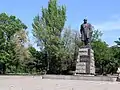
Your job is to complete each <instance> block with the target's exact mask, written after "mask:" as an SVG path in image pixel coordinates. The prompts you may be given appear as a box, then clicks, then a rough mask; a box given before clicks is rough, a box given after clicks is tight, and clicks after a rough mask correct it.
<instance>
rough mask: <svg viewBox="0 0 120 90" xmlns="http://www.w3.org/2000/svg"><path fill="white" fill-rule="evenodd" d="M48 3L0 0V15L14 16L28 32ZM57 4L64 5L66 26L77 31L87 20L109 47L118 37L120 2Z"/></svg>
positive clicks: (83, 0)
mask: <svg viewBox="0 0 120 90" xmlns="http://www.w3.org/2000/svg"><path fill="white" fill-rule="evenodd" d="M48 1H49V0H1V2H0V13H2V12H6V13H8V14H9V15H15V16H16V17H18V18H19V19H21V20H22V22H23V23H25V24H26V25H27V26H28V30H29V32H30V31H31V29H32V26H31V24H32V22H33V18H34V17H35V16H36V15H37V14H38V13H39V14H41V7H42V6H43V7H47V4H48ZM58 4H59V5H62V4H64V5H66V8H67V21H66V26H68V25H70V26H71V27H72V28H73V29H76V30H79V26H80V24H81V23H82V20H83V19H84V18H87V19H88V21H89V22H90V23H91V24H92V25H93V26H94V27H95V28H96V29H99V30H101V31H102V32H103V36H102V39H103V40H104V41H106V42H107V43H108V44H109V45H114V41H115V40H117V39H118V37H119V36H120V7H119V4H120V0H114V1H113V0H58ZM29 36H30V37H31V33H30V34H29ZM32 42H33V41H32Z"/></svg>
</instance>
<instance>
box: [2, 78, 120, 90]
mask: <svg viewBox="0 0 120 90" xmlns="http://www.w3.org/2000/svg"><path fill="white" fill-rule="evenodd" d="M0 90H120V83H119V82H103V81H102V82H101V81H82V80H48V79H42V78H41V76H34V77H33V76H0Z"/></svg>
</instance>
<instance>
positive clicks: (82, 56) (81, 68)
mask: <svg viewBox="0 0 120 90" xmlns="http://www.w3.org/2000/svg"><path fill="white" fill-rule="evenodd" d="M75 74H93V75H94V74H95V62H94V51H93V50H92V49H91V48H86V47H85V48H80V49H79V53H78V58H77V63H76V71H75Z"/></svg>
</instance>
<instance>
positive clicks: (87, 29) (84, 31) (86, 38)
mask: <svg viewBox="0 0 120 90" xmlns="http://www.w3.org/2000/svg"><path fill="white" fill-rule="evenodd" d="M83 21H84V23H83V24H82V25H81V28H80V33H81V40H82V41H83V42H84V45H85V46H86V45H90V42H91V37H92V25H91V24H90V23H87V19H84V20H83Z"/></svg>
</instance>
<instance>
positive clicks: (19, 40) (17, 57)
mask: <svg viewBox="0 0 120 90" xmlns="http://www.w3.org/2000/svg"><path fill="white" fill-rule="evenodd" d="M11 42H12V43H13V44H14V60H13V64H14V65H15V67H16V72H18V69H19V71H21V69H23V67H24V66H25V64H24V62H25V61H26V60H28V59H30V52H29V50H28V48H27V46H26V44H27V43H28V38H27V32H26V31H25V30H24V29H22V30H20V31H17V32H16V33H15V34H14V35H13V36H12V37H11Z"/></svg>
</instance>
